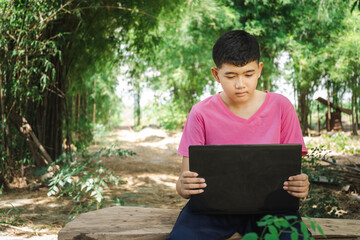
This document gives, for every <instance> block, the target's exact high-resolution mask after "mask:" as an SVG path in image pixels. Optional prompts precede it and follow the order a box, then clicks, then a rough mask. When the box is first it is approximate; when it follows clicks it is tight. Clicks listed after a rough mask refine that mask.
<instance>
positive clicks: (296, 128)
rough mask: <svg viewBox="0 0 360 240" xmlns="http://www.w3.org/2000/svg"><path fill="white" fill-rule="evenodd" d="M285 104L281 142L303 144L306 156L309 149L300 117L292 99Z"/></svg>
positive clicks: (303, 153)
mask: <svg viewBox="0 0 360 240" xmlns="http://www.w3.org/2000/svg"><path fill="white" fill-rule="evenodd" d="M287 101H288V100H287ZM284 105H285V106H284V110H283V111H282V116H281V134H280V143H282V144H283V143H300V144H302V155H303V156H304V155H306V154H307V149H306V146H305V143H304V138H303V136H302V131H301V127H300V122H299V118H298V116H297V114H296V111H295V109H294V106H293V105H292V104H291V102H290V101H288V103H287V104H284Z"/></svg>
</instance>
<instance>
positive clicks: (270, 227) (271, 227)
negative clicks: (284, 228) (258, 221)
mask: <svg viewBox="0 0 360 240" xmlns="http://www.w3.org/2000/svg"><path fill="white" fill-rule="evenodd" d="M269 232H270V233H271V234H272V235H276V236H278V235H279V232H278V230H277V229H276V228H275V227H274V226H269Z"/></svg>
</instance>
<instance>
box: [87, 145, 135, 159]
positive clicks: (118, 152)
mask: <svg viewBox="0 0 360 240" xmlns="http://www.w3.org/2000/svg"><path fill="white" fill-rule="evenodd" d="M135 154H136V153H135V152H133V151H131V150H128V149H121V148H117V147H116V145H114V144H112V145H111V146H110V147H109V148H101V149H100V150H99V151H97V152H96V153H94V154H93V155H92V157H93V158H99V157H110V156H119V157H128V156H133V155H135Z"/></svg>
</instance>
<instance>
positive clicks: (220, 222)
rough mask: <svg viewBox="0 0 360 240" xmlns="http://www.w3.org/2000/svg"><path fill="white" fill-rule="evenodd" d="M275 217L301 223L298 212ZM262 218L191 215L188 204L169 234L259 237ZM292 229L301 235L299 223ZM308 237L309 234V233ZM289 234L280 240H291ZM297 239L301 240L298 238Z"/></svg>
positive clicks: (176, 238) (196, 239) (174, 237)
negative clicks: (248, 235) (237, 234)
mask: <svg viewBox="0 0 360 240" xmlns="http://www.w3.org/2000/svg"><path fill="white" fill-rule="evenodd" d="M272 215H273V216H277V217H285V216H296V217H297V219H292V220H288V222H289V223H290V224H291V223H292V222H293V221H299V220H300V221H301V217H300V214H299V212H295V213H285V214H272ZM262 217H264V215H207V214H195V213H192V212H191V210H190V207H189V202H188V203H187V204H186V206H185V207H184V208H183V210H182V211H181V212H180V215H179V217H178V219H177V220H176V223H175V226H174V228H173V230H172V231H171V233H170V237H169V238H167V239H169V240H170V239H171V240H200V239H206V240H211V239H214V240H215V239H218V240H220V239H227V238H230V237H231V236H232V235H233V234H234V233H236V232H238V233H239V234H241V235H245V234H246V233H250V232H255V233H257V234H258V235H259V236H260V235H261V234H262V232H263V228H261V227H258V226H257V224H256V223H257V222H258V221H259V220H260V219H261V218H262ZM293 227H294V228H296V229H297V230H298V232H299V233H301V230H300V223H296V224H294V225H293ZM309 234H310V236H311V233H310V232H309ZM290 235H291V234H290V233H282V234H281V235H280V239H281V240H285V239H286V240H291V237H290ZM299 239H302V238H301V237H300V236H299Z"/></svg>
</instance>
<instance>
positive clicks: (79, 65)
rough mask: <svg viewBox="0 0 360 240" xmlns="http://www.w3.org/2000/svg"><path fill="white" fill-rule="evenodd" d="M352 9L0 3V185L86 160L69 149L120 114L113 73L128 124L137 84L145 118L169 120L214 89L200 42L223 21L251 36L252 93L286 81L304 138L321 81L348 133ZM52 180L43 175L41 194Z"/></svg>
mask: <svg viewBox="0 0 360 240" xmlns="http://www.w3.org/2000/svg"><path fill="white" fill-rule="evenodd" d="M358 8H360V1H351V0H344V1H335V0H325V1H315V0H306V1H303V0H295V1H289V0H271V1H269V0H245V1H244V0H203V1H200V0H192V1H169V0H160V1H159V0H158V1H152V0H150V1H149V0H121V1H115V0H107V1H104V0H103V1H101V0H87V1H80V0H66V1H65V0H60V1H50V0H17V1H10V0H0V16H1V17H0V110H1V111H0V114H1V115H0V128H1V132H0V191H3V190H6V188H7V186H8V185H9V183H11V182H12V181H14V179H16V178H22V179H24V177H25V176H26V174H27V172H28V171H27V169H32V170H39V169H42V168H43V167H44V166H45V167H46V166H49V165H51V164H55V163H57V164H58V165H60V169H61V171H60V173H62V172H67V171H70V170H71V169H72V168H80V167H86V166H85V165H84V166H80V165H76V164H79V160H78V159H77V158H76V157H74V155H73V151H74V150H75V149H77V151H78V152H82V151H85V150H86V148H87V146H89V145H90V144H91V143H92V142H93V136H94V134H97V133H101V131H104V129H103V128H104V127H103V126H111V127H114V126H116V125H117V124H118V123H117V122H116V121H119V120H120V119H121V118H123V116H122V115H121V114H122V104H123V103H122V99H119V97H118V96H117V95H116V92H115V89H116V85H117V82H118V81H117V76H118V75H124V76H125V77H126V78H127V82H128V84H129V85H130V86H131V87H132V94H133V95H134V116H135V119H136V121H135V125H136V126H137V127H141V119H142V110H143V109H142V108H141V105H140V99H141V96H142V92H143V88H144V87H146V88H150V89H152V91H153V93H154V96H155V100H154V101H153V102H152V103H151V104H150V105H149V107H148V109H147V110H146V111H147V114H149V113H150V114H151V115H153V117H154V119H156V122H157V124H159V125H161V126H163V127H165V128H169V129H175V128H181V127H182V126H183V124H184V121H185V119H186V116H187V114H188V112H189V111H190V109H191V106H192V105H193V104H194V103H196V102H198V101H199V100H200V99H201V98H202V97H203V96H204V94H208V93H215V89H216V86H215V82H214V81H213V80H212V76H211V73H210V68H211V67H212V66H213V63H212V58H211V50H212V46H213V44H214V42H215V40H216V39H217V38H218V37H219V36H220V35H221V34H223V33H225V32H227V31H229V30H232V29H245V30H247V31H249V32H250V33H252V34H254V35H256V36H257V37H258V40H259V43H260V47H261V60H262V61H263V62H264V63H265V68H264V71H263V75H262V77H261V79H260V83H259V89H261V90H270V91H276V90H278V89H281V88H282V87H283V86H282V85H281V81H280V80H281V79H282V78H284V79H285V81H287V83H289V84H290V85H291V86H293V88H294V91H295V94H296V96H297V102H296V107H297V110H298V115H299V118H300V123H301V126H302V130H303V133H304V134H305V133H307V132H308V130H309V127H311V126H310V123H309V116H310V114H311V112H312V111H313V109H314V105H313V103H312V100H311V99H312V97H313V94H314V93H315V92H316V91H317V90H319V89H320V88H321V87H322V88H325V90H326V91H327V95H328V98H329V99H330V100H331V101H332V102H334V103H336V104H338V105H340V106H347V107H349V108H351V110H352V112H353V114H352V116H351V117H352V123H353V125H352V128H353V133H354V134H357V128H358V125H359V121H358V115H359V102H360V101H359V100H360V99H359V98H360V87H359V86H360V59H359V52H360V25H359V22H360V13H359V9H358ZM282 56H287V58H286V60H285V65H286V67H285V69H281V67H280V64H279V61H280V60H279V59H281V58H282ZM120 66H125V71H122V72H121V71H120ZM345 94H350V96H351V100H350V102H344V101H343V99H344V96H345ZM326 111H327V109H326V108H322V113H321V114H323V115H324V113H325V112H326ZM339 138H341V137H339ZM337 141H338V140H337ZM339 141H341V139H340V140H339ZM349 151H350V150H349ZM355 151H356V150H354V151H353V152H355ZM62 153H63V154H67V156H69V158H68V159H67V160H66V161H61V159H62V158H59V157H60V156H61V154H62ZM59 159H60V160H59ZM88 163H89V164H90V162H88ZM98 168H99V169H101V167H100V166H98ZM71 171H72V170H71ZM99 171H100V170H99ZM101 171H104V170H101ZM60 173H59V174H60ZM99 174H100V172H99ZM57 176H59V175H57ZM69 179H70V177H69ZM109 180H111V179H109ZM56 181H57V182H56ZM62 182H63V180H61V179H60V177H59V178H58V179H55V178H54V179H53V182H51V187H52V190H53V191H52V192H51V194H56V193H57V191H56V188H55V186H56V187H57V188H58V189H59V187H58V186H59V185H60V186H61V184H60V183H62ZM66 182H68V181H67V180H66V181H65V183H66ZM65 183H64V184H65ZM68 183H69V182H68ZM86 183H87V182H86ZM69 184H70V183H69ZM97 184H98V185H99V184H100V185H101V184H102V183H97ZM85 185H86V184H85ZM98 185H97V186H98ZM66 186H67V185H66V184H65V185H63V186H61V187H65V188H66ZM73 187H80V186H75V185H74V186H73ZM80 188H81V187H80ZM89 191H90V190H89ZM90 192H91V191H90ZM95 195H96V194H95Z"/></svg>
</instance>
